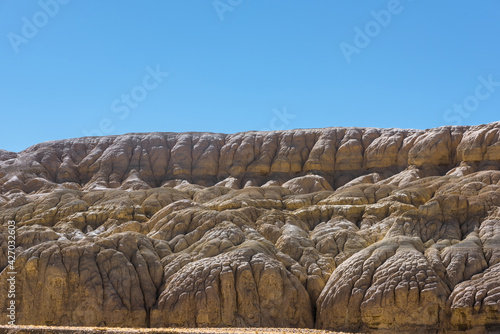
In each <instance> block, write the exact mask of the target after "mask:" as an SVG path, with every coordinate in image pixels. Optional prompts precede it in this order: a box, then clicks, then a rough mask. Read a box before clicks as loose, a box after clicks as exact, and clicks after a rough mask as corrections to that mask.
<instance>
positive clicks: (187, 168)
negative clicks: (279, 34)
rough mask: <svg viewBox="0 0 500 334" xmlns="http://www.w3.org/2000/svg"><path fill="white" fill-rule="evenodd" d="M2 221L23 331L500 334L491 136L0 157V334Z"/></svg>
mask: <svg viewBox="0 0 500 334" xmlns="http://www.w3.org/2000/svg"><path fill="white" fill-rule="evenodd" d="M9 221H15V223H16V238H17V239H16V250H15V253H16V257H17V258H16V262H15V272H17V274H16V292H15V295H16V296H15V300H16V323H17V324H32V325H73V326H76V325H78V326H129V327H168V326H191V327H201V326H208V327H210V326H214V327H216V326H218V327H221V326H227V327H247V326H248V327H304V328H320V329H330V330H346V331H360V330H361V331H370V330H394V331H398V332H405V331H407V332H416V331H443V332H444V331H460V330H468V329H472V330H474V331H476V332H482V331H483V332H486V331H488V330H498V329H499V328H500V122H496V123H491V124H487V125H480V126H473V127H467V126H455V127H441V128H437V129H430V130H400V129H374V128H327V129H317V130H293V131H273V132H245V133H238V134H233V135H224V134H213V133H149V134H128V135H123V136H108V137H86V138H77V139H68V140H61V141H53V142H46V143H41V144H37V145H35V146H32V147H30V148H28V149H26V150H24V151H22V152H19V153H13V152H7V151H3V150H0V222H1V225H0V245H1V247H0V248H1V251H0V272H1V273H0V296H2V298H1V299H0V319H1V320H0V324H6V323H7V321H8V318H7V314H8V313H7V312H8V311H7V306H8V303H9V302H10V300H11V299H9V298H7V297H6V296H7V292H8V289H9V287H10V285H9V284H8V282H7V278H8V277H10V274H9V272H11V271H12V270H11V269H12V268H10V267H9V266H8V264H9V262H8V255H9V254H8V243H7V240H8V236H9V232H8V226H9ZM4 296H5V297H4Z"/></svg>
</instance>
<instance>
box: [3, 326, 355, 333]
mask: <svg viewBox="0 0 500 334" xmlns="http://www.w3.org/2000/svg"><path fill="white" fill-rule="evenodd" d="M78 333H84V334H90V333H100V334H129V333H130V334H135V333H138V334H139V333H147V334H231V333H235V334H261V333H262V334H292V333H293V334H345V333H340V332H329V331H323V330H314V329H295V328H163V329H162V328H140V329H139V328H111V327H56V326H0V334H78Z"/></svg>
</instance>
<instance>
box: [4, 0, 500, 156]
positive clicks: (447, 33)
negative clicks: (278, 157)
mask: <svg viewBox="0 0 500 334" xmlns="http://www.w3.org/2000/svg"><path fill="white" fill-rule="evenodd" d="M499 33H500V2H499V1H497V0H484V1H481V2H474V1H463V0H456V1H430V0H429V1H423V0H413V1H410V0H401V1H397V0H390V1H387V0H383V1H352V0H344V1H340V0H339V1H304V0H273V1H263V0H262V1H257V0H253V1H250V0H216V1H212V0H206V1H194V0H193V1H188V0H185V1H169V0H163V1H160V0H157V1H131V0H85V1H77V0H71V1H68V0H40V1H19V0H0V104H1V106H0V107H1V112H2V129H1V132H0V148H1V149H6V150H10V151H16V152H17V151H21V150H23V149H25V148H27V147H29V146H31V145H33V144H36V143H38V142H42V141H47V140H54V139H64V138H74V137H82V136H84V135H99V134H103V135H110V134H124V133H130V132H152V131H161V132H170V131H173V132H182V131H211V132H224V133H234V132H239V131H246V130H263V129H270V130H278V129H296V128H320V127H331V126H362V127H386V128H387V127H399V128H417V129H426V128H432V127H438V126H442V125H449V124H463V125H475V124H482V123H489V122H493V121H498V120H499V119H500V118H499V115H500V113H499V111H500V41H499V36H500V35H499Z"/></svg>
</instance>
